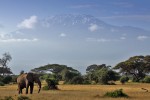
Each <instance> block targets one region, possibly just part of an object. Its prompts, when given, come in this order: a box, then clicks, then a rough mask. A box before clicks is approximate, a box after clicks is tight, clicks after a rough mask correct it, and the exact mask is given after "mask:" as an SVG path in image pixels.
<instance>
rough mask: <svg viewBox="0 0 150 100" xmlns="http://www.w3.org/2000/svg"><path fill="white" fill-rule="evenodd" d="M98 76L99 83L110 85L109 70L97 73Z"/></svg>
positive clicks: (104, 69)
mask: <svg viewBox="0 0 150 100" xmlns="http://www.w3.org/2000/svg"><path fill="white" fill-rule="evenodd" d="M96 76H97V78H98V79H97V80H98V83H100V84H108V81H109V80H108V78H109V75H108V70H107V69H106V68H102V69H101V70H99V71H97V73H96Z"/></svg>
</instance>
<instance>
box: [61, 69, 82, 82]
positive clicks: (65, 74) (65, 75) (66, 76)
mask: <svg viewBox="0 0 150 100" xmlns="http://www.w3.org/2000/svg"><path fill="white" fill-rule="evenodd" d="M61 75H62V80H64V81H65V83H67V84H68V83H70V82H71V80H72V79H73V78H74V77H76V76H81V74H80V73H79V72H74V71H69V70H67V69H64V70H63V71H62V72H61Z"/></svg>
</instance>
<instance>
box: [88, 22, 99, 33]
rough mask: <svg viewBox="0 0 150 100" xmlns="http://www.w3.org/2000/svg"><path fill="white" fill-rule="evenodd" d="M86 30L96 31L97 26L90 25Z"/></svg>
mask: <svg viewBox="0 0 150 100" xmlns="http://www.w3.org/2000/svg"><path fill="white" fill-rule="evenodd" d="M88 29H89V30H90V31H91V32H94V31H96V30H98V25H96V24H91V25H90V27H89V28H88Z"/></svg>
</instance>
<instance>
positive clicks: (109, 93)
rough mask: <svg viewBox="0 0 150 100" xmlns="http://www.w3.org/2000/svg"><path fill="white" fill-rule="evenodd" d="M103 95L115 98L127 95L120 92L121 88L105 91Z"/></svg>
mask: <svg viewBox="0 0 150 100" xmlns="http://www.w3.org/2000/svg"><path fill="white" fill-rule="evenodd" d="M104 96H105V97H112V98H117V97H128V95H127V94H125V93H123V92H122V89H119V90H115V91H112V92H107V93H106V94H105V95H104Z"/></svg>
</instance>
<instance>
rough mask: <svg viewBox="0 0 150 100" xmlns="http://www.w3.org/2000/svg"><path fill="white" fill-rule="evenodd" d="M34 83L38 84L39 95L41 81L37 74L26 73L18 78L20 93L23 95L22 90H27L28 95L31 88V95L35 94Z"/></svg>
mask: <svg viewBox="0 0 150 100" xmlns="http://www.w3.org/2000/svg"><path fill="white" fill-rule="evenodd" d="M34 82H35V83H38V87H39V90H38V93H39V92H40V90H41V81H40V79H39V77H38V75H37V74H34V73H24V74H21V75H20V76H19V77H18V78H17V83H18V93H19V94H22V89H23V88H26V94H28V89H29V87H30V94H32V93H33V88H34Z"/></svg>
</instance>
